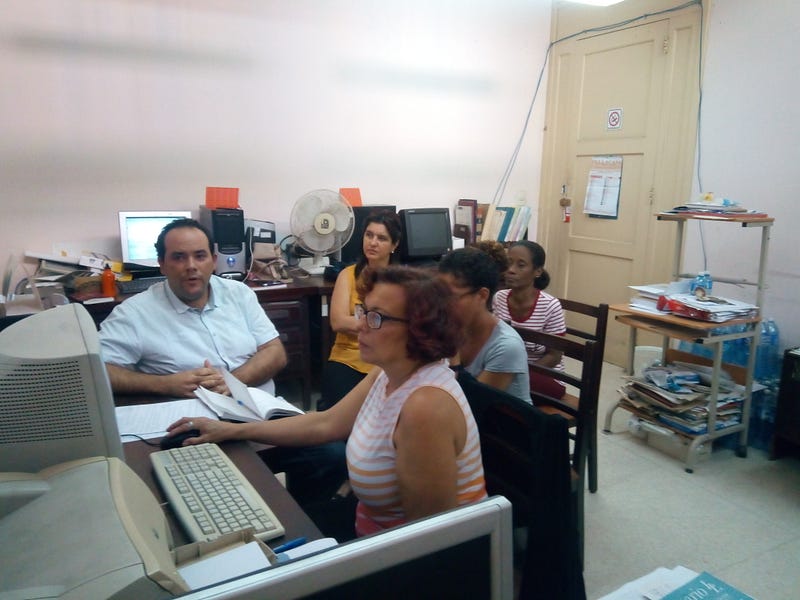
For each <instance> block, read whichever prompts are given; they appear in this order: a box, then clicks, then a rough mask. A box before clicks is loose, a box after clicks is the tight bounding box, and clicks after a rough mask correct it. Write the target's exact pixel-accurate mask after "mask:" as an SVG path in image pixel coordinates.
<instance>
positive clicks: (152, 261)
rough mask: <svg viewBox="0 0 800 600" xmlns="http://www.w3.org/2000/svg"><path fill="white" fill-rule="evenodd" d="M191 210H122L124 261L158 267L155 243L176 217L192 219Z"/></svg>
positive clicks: (120, 219)
mask: <svg viewBox="0 0 800 600" xmlns="http://www.w3.org/2000/svg"><path fill="white" fill-rule="evenodd" d="M191 217H192V211H190V210H136V211H120V213H119V238H120V242H121V244H122V262H123V263H126V264H133V265H140V266H143V267H152V268H158V255H157V254H156V248H155V243H156V239H157V238H158V234H159V233H161V230H162V229H163V228H164V226H165V225H167V224H168V223H171V222H172V221H174V220H175V219H190V218H191Z"/></svg>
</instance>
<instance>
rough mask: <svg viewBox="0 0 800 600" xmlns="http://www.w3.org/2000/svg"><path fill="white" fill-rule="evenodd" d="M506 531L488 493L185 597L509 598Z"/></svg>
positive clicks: (506, 512)
mask: <svg viewBox="0 0 800 600" xmlns="http://www.w3.org/2000/svg"><path fill="white" fill-rule="evenodd" d="M511 532H512V527H511V503H510V502H509V501H508V500H506V499H505V498H504V497H503V496H492V497H490V498H487V499H486V500H483V501H481V502H475V503H473V504H468V505H465V506H462V507H459V508H455V509H453V510H450V511H447V512H444V513H440V514H438V515H434V516H432V517H428V518H426V519H420V520H417V521H414V522H412V523H409V524H408V525H403V526H400V527H393V528H391V529H388V530H386V531H384V532H382V533H378V534H374V535H370V536H366V537H363V538H358V539H356V540H353V541H351V542H346V543H343V544H340V545H338V546H334V547H332V548H330V549H328V550H324V551H322V552H319V553H316V554H312V555H309V556H307V557H304V558H299V559H296V560H293V561H290V562H288V563H285V564H282V565H280V566H277V567H273V568H270V569H267V570H265V571H261V572H259V573H254V574H253V575H249V576H246V577H243V578H241V579H236V580H232V581H228V582H225V583H221V584H219V585H216V586H213V587H209V588H206V589H202V590H197V591H195V592H191V593H189V594H187V595H186V596H183V597H182V598H185V599H186V600H200V599H201V598H202V599H209V598H215V599H216V600H222V599H225V600H233V599H236V600H244V599H252V600H257V599H260V598H306V599H309V598H319V599H322V598H325V599H326V600H329V599H331V598H341V599H342V600H344V599H349V598H381V600H395V599H396V600H405V599H406V598H415V599H416V598H419V599H430V600H434V599H435V600H439V599H440V598H490V599H493V600H499V599H501V598H511V596H512V591H513V576H512V564H513V552H512V542H511V538H512V533H511Z"/></svg>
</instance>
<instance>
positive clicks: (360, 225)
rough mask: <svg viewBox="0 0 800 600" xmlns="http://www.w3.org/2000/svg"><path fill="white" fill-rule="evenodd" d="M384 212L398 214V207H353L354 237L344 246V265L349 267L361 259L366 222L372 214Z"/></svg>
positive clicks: (383, 205)
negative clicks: (388, 211)
mask: <svg viewBox="0 0 800 600" xmlns="http://www.w3.org/2000/svg"><path fill="white" fill-rule="evenodd" d="M382 210H390V211H392V212H397V207H396V206H394V205H390V204H378V205H373V206H354V207H353V217H354V227H353V235H352V236H350V239H349V240H348V241H347V243H346V244H345V245H344V246H342V258H341V262H342V264H345V265H347V264H353V263H355V262H358V259H359V258H360V257H361V250H362V244H363V241H364V221H366V219H367V217H368V216H369V215H370V213H373V212H379V211H382Z"/></svg>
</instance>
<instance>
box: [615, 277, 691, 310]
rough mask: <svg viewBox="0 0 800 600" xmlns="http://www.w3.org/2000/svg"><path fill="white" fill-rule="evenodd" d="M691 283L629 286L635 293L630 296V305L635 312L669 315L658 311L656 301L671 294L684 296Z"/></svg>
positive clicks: (678, 282)
mask: <svg viewBox="0 0 800 600" xmlns="http://www.w3.org/2000/svg"><path fill="white" fill-rule="evenodd" d="M690 285H691V281H689V280H688V279H686V280H682V281H673V282H672V283H650V284H647V285H629V286H628V287H629V288H630V289H632V290H633V291H634V292H635V293H634V295H633V296H631V300H630V305H631V307H633V308H635V309H637V310H643V311H645V312H651V313H654V314H660V315H663V314H669V311H664V310H659V309H658V300H659V298H661V297H663V296H670V295H672V294H686V293H688V292H689V286H690Z"/></svg>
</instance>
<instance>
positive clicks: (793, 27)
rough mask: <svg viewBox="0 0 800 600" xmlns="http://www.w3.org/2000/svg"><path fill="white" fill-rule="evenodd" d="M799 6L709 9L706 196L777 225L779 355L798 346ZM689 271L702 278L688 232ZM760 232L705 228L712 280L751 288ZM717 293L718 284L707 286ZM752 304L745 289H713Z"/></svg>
mask: <svg viewBox="0 0 800 600" xmlns="http://www.w3.org/2000/svg"><path fill="white" fill-rule="evenodd" d="M797 23H800V3H797V2H795V1H794V0H770V2H751V1H750V0H715V1H714V2H712V4H711V11H710V19H709V23H708V25H709V33H708V44H707V45H706V47H705V50H706V53H707V54H706V63H705V77H704V86H703V107H702V121H701V131H702V137H701V144H700V147H701V176H702V184H703V189H704V191H711V192H714V193H715V195H716V196H718V197H726V198H730V199H733V200H737V201H739V202H740V203H741V204H743V205H745V206H748V207H752V208H759V209H763V210H764V211H766V212H767V213H768V214H769V215H771V216H773V217H775V225H774V227H773V228H772V236H771V241H770V248H769V261H768V266H767V271H766V276H767V280H766V283H767V285H768V286H769V289H768V291H767V293H766V295H765V301H764V303H763V304H764V315H765V316H767V317H774V318H775V319H776V320H777V323H778V326H779V328H780V332H781V344H782V346H784V347H785V346H797V345H800V319H798V317H797V316H796V315H797V314H798V311H797V303H798V300H800V260H798V256H800V253H799V252H798V239H799V238H798V236H799V235H800V211H798V209H797V205H798V201H800V178H798V172H800V170H799V169H798V164H800V151H798V149H800V104H799V103H798V101H797V99H798V97H800V84H799V83H798V79H797V73H798V72H800V53H798V52H797V48H796V34H797ZM688 230H689V232H690V234H691V235H690V236H689V237H690V240H689V242H690V243H689V244H688V245H687V266H688V268H689V270H691V271H693V272H696V271H697V270H700V269H702V250H701V244H700V230H699V227H698V224H697V223H691V224H690V227H689V228H688ZM759 232H760V230H757V229H756V230H752V231H751V230H747V229H742V228H740V227H738V226H736V225H731V224H724V225H723V224H708V223H705V224H704V225H703V237H704V239H705V247H706V256H707V265H708V267H709V270H710V271H711V274H712V276H713V275H714V274H715V273H716V274H718V275H720V276H727V277H734V278H746V279H748V280H750V281H755V279H756V267H757V265H758V250H759V244H760V238H761V236H760V233H759ZM715 285H716V284H715ZM715 292H717V293H721V294H723V295H725V296H730V297H734V298H740V299H742V300H745V301H750V302H752V301H753V300H754V295H753V294H754V289H753V288H752V287H749V288H745V287H741V288H738V287H735V286H730V285H724V286H719V289H717V287H715Z"/></svg>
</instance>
